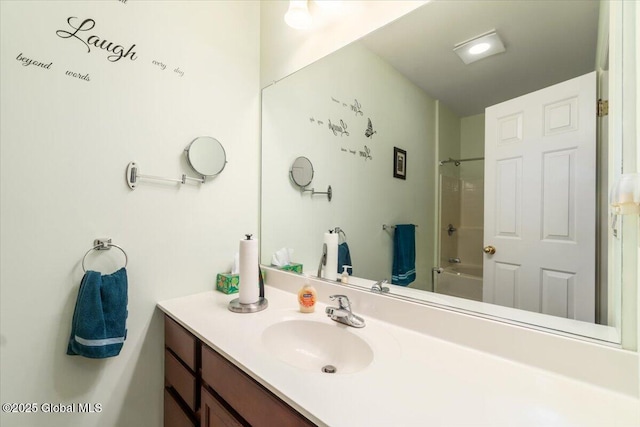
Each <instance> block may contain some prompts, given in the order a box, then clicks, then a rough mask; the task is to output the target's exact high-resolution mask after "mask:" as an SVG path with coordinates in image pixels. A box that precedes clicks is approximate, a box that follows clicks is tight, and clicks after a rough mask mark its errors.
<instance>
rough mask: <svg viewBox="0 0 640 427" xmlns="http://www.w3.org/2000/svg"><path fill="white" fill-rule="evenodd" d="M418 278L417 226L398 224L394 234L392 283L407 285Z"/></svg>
mask: <svg viewBox="0 0 640 427" xmlns="http://www.w3.org/2000/svg"><path fill="white" fill-rule="evenodd" d="M414 280H416V226H415V225H413V224H399V225H396V229H395V232H394V234H393V269H392V270H391V283H393V284H394V285H402V286H407V285H408V284H409V283H411V282H413V281H414Z"/></svg>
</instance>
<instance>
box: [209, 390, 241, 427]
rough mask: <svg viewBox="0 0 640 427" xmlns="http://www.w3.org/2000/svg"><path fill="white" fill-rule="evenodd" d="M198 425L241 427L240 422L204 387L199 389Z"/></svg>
mask: <svg viewBox="0 0 640 427" xmlns="http://www.w3.org/2000/svg"><path fill="white" fill-rule="evenodd" d="M200 411H201V413H200V427H242V423H240V421H238V420H236V418H235V417H234V416H233V415H232V414H231V413H230V412H229V411H227V409H226V408H225V407H224V406H222V404H221V403H220V402H218V399H216V398H215V397H214V396H213V395H212V394H211V393H209V392H208V391H207V389H205V388H204V387H202V390H201V391H200Z"/></svg>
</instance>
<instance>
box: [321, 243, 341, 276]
mask: <svg viewBox="0 0 640 427" xmlns="http://www.w3.org/2000/svg"><path fill="white" fill-rule="evenodd" d="M324 243H326V245H327V265H326V266H325V267H324V275H323V277H324V278H326V279H330V280H337V279H338V233H324Z"/></svg>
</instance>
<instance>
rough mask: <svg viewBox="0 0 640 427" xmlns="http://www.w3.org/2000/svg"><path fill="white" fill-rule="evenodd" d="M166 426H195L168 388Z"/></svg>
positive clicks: (165, 397) (165, 410)
mask: <svg viewBox="0 0 640 427" xmlns="http://www.w3.org/2000/svg"><path fill="white" fill-rule="evenodd" d="M164 427H195V424H194V423H193V422H191V419H190V418H189V416H188V415H187V414H185V413H184V411H183V410H182V408H181V407H180V405H178V403H177V402H176V401H175V400H174V399H173V397H172V396H171V395H170V394H169V392H168V391H167V389H165V390H164Z"/></svg>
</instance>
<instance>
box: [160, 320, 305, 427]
mask: <svg viewBox="0 0 640 427" xmlns="http://www.w3.org/2000/svg"><path fill="white" fill-rule="evenodd" d="M164 330H165V353H164V357H165V390H164V420H165V422H164V425H165V427H183V426H184V427H186V426H196V425H200V426H203V427H204V426H206V427H209V426H229V427H231V426H242V425H245V424H246V423H249V424H250V425H254V426H260V425H262V426H282V427H286V426H291V427H294V426H313V425H315V424H313V423H311V422H310V421H308V420H307V419H306V418H305V417H303V416H302V415H300V414H299V413H298V412H297V411H295V410H294V409H292V408H291V407H290V406H288V405H287V404H286V403H284V402H283V401H282V400H281V399H279V398H278V397H277V396H275V395H274V394H273V393H271V392H269V391H268V390H267V389H265V388H264V387H262V386H261V385H260V384H259V383H257V382H256V381H254V380H253V379H252V378H251V377H250V376H248V375H247V374H245V373H244V372H243V371H242V370H240V369H239V368H237V367H236V366H234V365H233V364H232V363H230V362H229V361H228V360H227V359H226V358H225V357H223V356H222V355H220V354H219V353H218V352H217V351H215V350H213V349H212V348H211V347H209V346H208V345H207V344H206V343H203V342H202V341H201V340H200V339H198V338H197V337H196V336H194V335H193V334H192V333H191V332H189V331H187V330H186V329H185V328H183V327H182V326H180V325H179V324H178V323H177V322H176V321H175V320H173V319H172V318H171V317H169V316H168V315H167V316H165V322H164Z"/></svg>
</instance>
